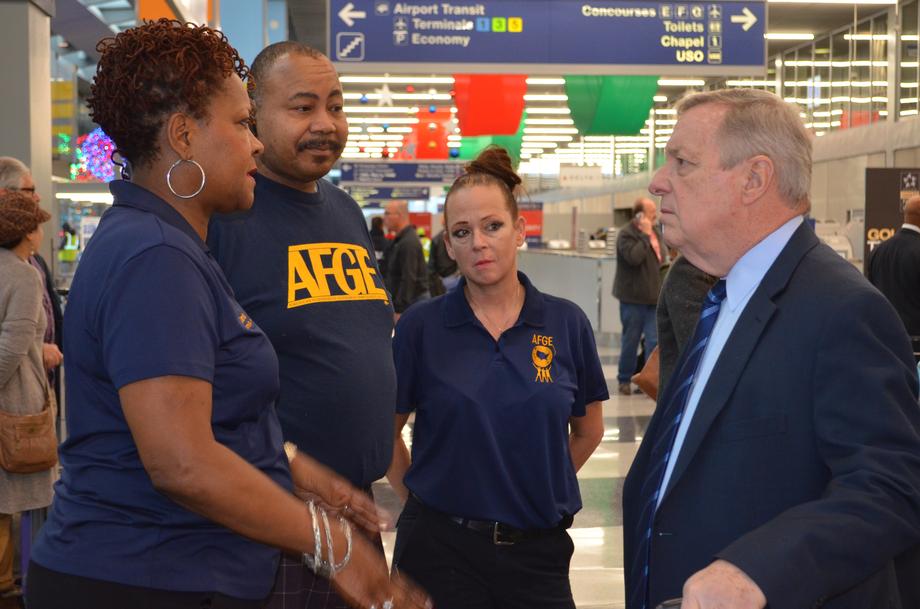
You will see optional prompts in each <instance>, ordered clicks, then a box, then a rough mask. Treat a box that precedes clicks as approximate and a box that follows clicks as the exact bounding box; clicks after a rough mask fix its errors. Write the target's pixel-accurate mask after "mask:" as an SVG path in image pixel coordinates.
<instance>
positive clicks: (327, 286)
mask: <svg viewBox="0 0 920 609" xmlns="http://www.w3.org/2000/svg"><path fill="white" fill-rule="evenodd" d="M287 300H288V304H287V308H289V309H293V308H295V307H302V306H304V305H308V304H315V303H319V302H339V301H345V300H382V301H384V302H387V301H388V300H389V296H388V295H387V291H386V290H385V289H383V281H382V280H381V279H380V277H378V276H377V270H376V269H375V268H374V267H373V265H372V264H371V263H370V255H369V254H368V252H367V248H364V247H361V246H360V245H354V244H352V243H306V244H303V245H292V246H290V247H289V248H288V299H287Z"/></svg>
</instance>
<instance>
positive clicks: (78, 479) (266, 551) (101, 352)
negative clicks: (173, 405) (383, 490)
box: [32, 181, 291, 599]
mask: <svg viewBox="0 0 920 609" xmlns="http://www.w3.org/2000/svg"><path fill="white" fill-rule="evenodd" d="M110 188H111V190H112V194H113V195H114V196H115V205H114V207H112V208H111V209H110V210H109V211H107V212H106V214H105V215H104V216H103V218H102V221H101V222H100V224H99V228H98V229H97V231H96V233H95V234H94V235H93V239H92V240H91V241H90V242H89V244H88V247H87V248H86V251H85V252H84V254H83V257H82V260H81V262H80V266H79V268H78V269H77V272H76V275H75V277H74V280H73V285H72V289H71V292H70V297H69V299H68V303H67V310H66V313H65V315H64V328H65V336H66V340H65V342H64V358H65V361H66V362H67V364H66V366H67V375H66V381H67V428H68V434H69V436H68V439H67V441H66V442H65V443H64V444H63V445H62V446H61V449H60V456H61V463H62V465H63V472H62V476H61V479H60V481H59V482H58V483H57V485H56V486H55V499H54V503H53V504H52V508H51V514H50V516H49V519H48V521H47V523H46V524H45V525H44V527H43V528H42V531H41V537H40V538H39V540H38V542H37V544H36V546H35V548H34V550H33V555H32V557H33V559H34V560H35V561H36V562H37V563H38V564H40V565H42V566H44V567H46V568H49V569H52V570H55V571H59V572H63V573H68V574H72V575H77V576H82V577H88V578H93V579H98V580H105V581H111V582H117V583H122V584H128V585H133V586H143V587H149V588H157V589H163V590H174V591H189V592H193V591H201V592H212V591H213V592H220V593H223V594H226V595H228V596H233V597H237V598H244V599H259V598H264V597H265V596H267V595H268V593H269V592H270V590H271V587H272V583H273V581H274V574H275V568H276V565H277V560H278V556H279V553H278V551H276V550H275V549H273V548H270V547H268V546H265V545H262V544H259V543H256V542H254V541H251V540H249V539H246V538H244V537H242V536H240V535H237V534H235V533H233V532H231V531H230V530H229V529H227V528H225V527H222V526H220V525H218V524H216V523H214V522H212V521H210V520H208V519H206V518H204V517H202V516H200V515H198V514H195V513H193V512H191V511H189V510H187V509H185V508H183V507H182V506H180V505H179V504H177V503H175V502H174V501H172V500H171V499H170V498H169V497H167V496H165V495H163V494H161V493H160V492H158V491H157V490H156V489H154V487H153V484H152V483H151V481H150V477H149V476H148V475H147V472H146V470H145V469H144V467H143V464H142V463H141V461H140V458H139V456H138V452H137V447H136V445H135V444H134V440H133V438H132V436H131V431H130V429H129V428H128V425H127V423H126V421H125V417H124V414H123V411H122V408H121V403H120V401H119V398H118V389H120V388H121V387H124V386H125V385H129V384H131V383H134V382H137V381H141V380H144V379H151V378H157V377H162V376H167V375H180V376H187V377H194V378H198V379H203V380H205V381H208V382H209V383H211V384H212V385H213V411H212V415H211V427H212V430H213V433H214V437H215V439H216V440H217V441H218V442H220V443H221V444H223V445H224V446H226V447H227V448H229V449H230V450H232V451H233V452H235V453H236V454H238V455H239V456H240V457H242V458H243V459H245V460H246V461H248V462H249V463H251V464H252V465H253V466H254V467H256V468H258V469H260V470H261V471H262V472H264V473H265V474H266V475H268V476H269V477H270V478H272V479H273V480H274V481H275V482H277V483H278V484H279V485H282V486H284V487H285V488H291V480H290V473H289V471H288V467H287V460H286V458H285V456H284V452H283V450H282V448H281V428H280V425H279V423H278V419H277V416H276V414H275V407H274V402H275V399H276V397H277V395H278V361H277V358H276V357H275V354H274V351H273V350H272V347H271V344H270V343H269V341H268V339H267V338H266V337H265V335H264V334H263V333H262V331H261V330H260V329H259V327H258V326H256V325H255V324H254V323H253V321H252V320H251V319H250V318H249V317H248V315H247V314H246V312H245V311H243V309H242V308H241V307H240V305H239V304H237V302H236V301H235V300H234V298H233V294H232V291H231V289H230V286H229V285H228V284H227V282H226V280H225V279H224V276H223V274H222V273H221V270H220V267H218V265H217V263H216V262H215V261H214V259H213V258H212V257H211V255H210V252H209V251H208V248H207V246H206V245H205V244H204V242H202V240H201V239H200V238H199V236H198V235H197V234H196V233H195V231H194V230H193V229H192V227H191V226H190V225H189V224H188V223H187V222H186V221H185V220H184V219H183V218H182V216H181V215H179V213H178V212H177V211H176V210H175V209H173V208H172V207H171V206H169V205H167V204H166V203H165V202H164V201H162V200H161V199H159V198H158V197H157V196H155V195H154V194H153V193H151V192H149V191H147V190H145V189H143V188H141V187H139V186H136V185H134V184H131V183H128V182H123V181H117V182H112V183H111V185H110Z"/></svg>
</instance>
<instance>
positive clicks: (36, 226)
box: [0, 191, 53, 596]
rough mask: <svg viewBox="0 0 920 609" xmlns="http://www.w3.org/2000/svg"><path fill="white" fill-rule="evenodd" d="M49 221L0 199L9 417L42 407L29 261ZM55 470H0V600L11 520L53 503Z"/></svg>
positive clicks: (9, 194) (41, 319) (9, 561)
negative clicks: (35, 471) (18, 471)
mask: <svg viewBox="0 0 920 609" xmlns="http://www.w3.org/2000/svg"><path fill="white" fill-rule="evenodd" d="M49 218H50V216H49V215H48V213H47V212H45V211H44V210H42V209H41V208H40V207H39V206H38V204H37V203H36V202H35V201H34V200H33V199H32V197H31V196H29V195H26V194H24V193H21V192H15V191H5V192H3V193H2V194H0V409H2V410H4V411H5V412H10V413H13V414H33V413H38V412H41V410H42V408H43V407H44V405H45V388H46V387H47V381H46V380H45V378H44V375H45V368H44V366H43V364H42V340H43V337H44V335H45V326H46V324H47V323H48V320H47V319H46V315H45V311H44V308H43V307H42V291H43V287H42V280H41V277H40V276H39V274H38V271H37V270H35V268H33V267H32V265H31V264H29V261H28V260H29V256H30V255H31V254H32V253H33V252H34V251H35V250H37V249H38V246H39V244H40V243H41V239H42V228H41V225H42V223H44V222H47V221H48V219H49ZM52 476H53V470H48V471H44V472H37V473H34V474H11V473H9V472H6V471H4V470H3V469H0V594H2V595H3V596H10V595H15V594H17V593H18V589H17V588H16V586H15V585H14V583H13V540H12V535H11V523H12V514H15V513H18V512H24V511H26V510H34V509H38V508H43V507H47V506H48V505H49V504H50V503H51V485H52V483H53V477H52Z"/></svg>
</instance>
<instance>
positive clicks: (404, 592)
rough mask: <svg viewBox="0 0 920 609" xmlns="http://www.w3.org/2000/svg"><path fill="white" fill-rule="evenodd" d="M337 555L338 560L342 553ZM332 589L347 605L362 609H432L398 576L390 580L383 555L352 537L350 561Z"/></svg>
mask: <svg viewBox="0 0 920 609" xmlns="http://www.w3.org/2000/svg"><path fill="white" fill-rule="evenodd" d="M343 551H344V550H341V551H340V550H338V549H337V551H336V555H337V556H336V557H337V559H339V560H341V552H343ZM332 585H333V586H334V587H335V589H336V590H337V591H338V593H339V594H340V595H341V596H342V598H344V599H345V600H346V601H348V603H349V604H351V605H353V606H355V607H360V608H361V609H370V608H371V607H374V608H375V609H431V607H432V604H431V599H429V598H428V595H427V594H425V593H424V592H423V591H422V590H421V589H420V588H418V587H417V586H416V585H415V584H413V583H412V582H410V581H409V580H407V579H405V578H403V577H401V576H400V575H399V574H398V573H397V574H394V575H393V576H392V577H390V575H389V573H388V572H387V565H386V560H385V559H384V557H383V555H382V554H381V553H380V552H379V551H378V550H377V549H376V548H374V547H373V546H372V545H371V544H370V543H369V542H368V541H367V540H365V539H363V538H362V537H361V536H360V535H355V536H354V538H353V545H352V551H351V560H350V561H349V562H348V564H347V565H346V566H345V568H343V569H342V570H341V571H339V572H338V573H337V574H336V575H335V576H334V577H333V578H332Z"/></svg>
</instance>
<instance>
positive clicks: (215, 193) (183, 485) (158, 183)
mask: <svg viewBox="0 0 920 609" xmlns="http://www.w3.org/2000/svg"><path fill="white" fill-rule="evenodd" d="M98 49H99V51H100V52H101V53H102V58H101V60H100V62H99V67H98V70H97V72H96V77H95V80H94V83H93V87H92V96H91V98H90V99H89V105H90V108H91V110H92V117H93V120H95V121H96V122H97V123H98V124H99V125H100V126H101V127H102V128H103V129H104V130H105V131H106V132H107V133H108V134H109V135H110V136H111V137H112V139H113V140H114V142H115V145H116V147H117V155H119V156H120V157H121V158H122V159H123V160H124V167H125V169H126V171H125V172H123V174H122V175H123V177H125V178H126V179H124V180H118V181H114V182H112V183H111V186H110V187H111V190H112V194H113V196H114V199H115V201H114V206H113V207H112V209H111V210H109V211H108V212H107V213H106V214H105V216H104V217H103V218H102V221H101V222H100V224H99V228H98V230H97V231H96V233H95V235H94V236H93V239H92V241H91V242H90V243H89V244H88V246H87V248H86V250H85V252H84V254H83V258H82V260H81V263H80V266H79V268H78V270H77V272H76V275H75V277H74V280H73V285H72V289H71V292H70V298H69V301H68V306H67V311H66V314H65V320H64V326H65V328H66V333H65V335H69V336H68V337H67V340H66V341H65V345H64V351H65V353H66V354H67V355H66V357H67V362H68V368H67V377H66V380H67V401H68V407H67V428H68V432H69V437H68V439H67V441H66V442H65V443H64V444H63V445H62V447H61V451H60V454H61V463H62V465H63V472H62V476H61V480H60V482H59V483H58V485H57V486H56V489H55V490H56V497H55V500H54V504H53V507H52V510H51V515H50V517H49V520H48V522H47V523H46V525H45V527H44V528H43V530H42V535H41V537H40V539H39V541H38V543H37V545H36V547H35V548H34V551H33V554H32V559H33V562H32V564H31V566H30V569H29V577H28V581H27V592H26V595H27V604H28V606H29V607H30V609H58V608H60V609H63V608H67V609H78V608H80V607H87V608H92V609H103V608H108V607H112V608H115V607H117V608H119V609H122V608H124V607H145V608H151V609H155V608H166V607H169V608H171V609H172V608H180V609H181V608H185V607H188V608H189V609H191V608H195V609H199V608H201V607H210V608H212V609H217V608H247V609H249V608H252V609H255V608H257V607H259V606H260V605H261V604H262V600H263V599H265V597H266V596H267V595H268V594H269V592H270V589H271V586H272V583H273V581H274V575H275V568H276V566H277V562H278V557H279V552H278V549H279V548H280V549H284V550H287V551H290V552H297V553H300V554H303V556H304V559H305V560H306V561H307V562H308V563H309V564H311V565H312V566H313V567H314V568H315V569H316V570H317V572H320V573H322V574H325V575H326V576H327V577H332V576H334V580H333V583H334V584H335V585H336V586H337V587H338V588H339V590H340V591H341V592H342V593H343V594H344V595H345V596H346V598H348V599H349V600H350V601H351V602H353V603H354V604H355V605H356V606H358V607H372V606H376V607H377V608H378V609H379V608H386V609H390V608H392V607H407V608H412V607H422V606H423V605H424V602H425V599H424V598H423V597H422V595H420V594H417V593H415V592H414V591H412V590H410V589H409V587H408V586H407V585H405V584H403V583H402V582H400V581H399V580H391V579H390V578H389V577H388V575H387V570H386V565H385V562H384V560H383V557H382V556H380V555H379V553H377V552H376V551H375V550H374V549H373V548H372V547H371V546H370V545H369V544H368V543H367V542H366V541H364V538H363V536H361V535H357V534H355V535H354V536H352V535H351V526H350V522H355V523H356V524H358V525H360V526H363V527H365V528H371V529H373V528H374V526H375V524H374V523H375V522H376V521H377V514H376V511H375V508H374V505H373V503H372V502H370V501H369V500H368V499H366V498H365V496H364V495H363V493H361V492H360V491H355V490H354V489H353V488H352V487H350V486H349V485H348V484H347V483H346V482H345V481H344V480H342V479H341V478H338V477H337V476H335V475H334V474H332V473H331V472H330V471H329V470H327V469H325V468H323V467H322V466H320V465H319V464H317V463H316V462H314V461H311V460H309V459H308V458H307V457H306V456H305V455H303V454H302V453H299V452H298V451H297V449H296V447H294V446H293V445H285V446H284V447H283V448H282V440H281V430H280V427H279V424H278V420H277V417H276V414H275V408H274V402H275V399H276V398H277V394H278V362H277V358H276V356H275V353H274V351H273V350H272V347H271V344H270V343H269V341H268V339H267V338H266V337H265V335H264V334H263V333H262V331H261V329H260V328H259V327H258V326H256V325H255V324H254V323H253V321H252V320H251V319H250V318H249V317H248V315H247V314H246V312H245V311H244V310H243V309H242V308H241V307H240V305H239V304H238V303H237V302H236V300H235V299H234V297H233V293H232V290H231V289H230V287H229V285H228V284H227V282H226V280H225V279H224V276H223V274H222V273H221V270H220V268H219V267H218V266H217V264H216V262H215V261H214V259H213V257H212V256H211V254H210V252H209V250H208V247H207V245H206V244H205V239H206V236H207V235H206V232H207V227H208V221H209V219H210V216H211V215H212V214H213V213H222V212H233V211H237V210H240V209H246V208H248V207H249V206H251V205H252V200H253V187H254V184H255V181H254V179H253V174H254V173H255V170H256V165H255V161H254V155H256V154H258V153H260V152H261V150H262V145H261V144H260V143H259V141H258V140H257V139H256V138H255V137H254V136H253V134H252V133H251V131H250V129H249V122H250V121H249V115H250V104H249V98H248V96H247V94H246V90H245V87H244V85H243V79H244V78H245V77H246V72H247V71H246V67H245V65H244V64H243V61H242V60H241V59H240V57H239V55H238V54H237V52H236V51H235V50H234V49H233V47H231V46H230V45H229V44H228V42H227V39H226V38H225V37H224V35H223V34H221V33H220V32H218V31H216V30H213V29H210V28H208V27H204V26H197V27H196V26H191V25H188V24H183V23H179V22H177V21H170V20H166V19H161V20H159V21H156V22H150V23H145V24H144V25H142V26H140V27H137V28H133V29H130V30H127V31H125V32H122V33H120V34H118V35H117V36H115V37H114V38H110V39H106V40H103V41H102V42H100V44H99V47H98ZM292 491H293V492H292ZM294 493H297V494H298V495H301V496H304V495H310V496H312V497H314V498H315V499H314V500H311V501H308V502H306V503H305V502H304V501H301V500H299V499H298V498H297V497H296V496H295V494H294ZM337 508H341V509H340V510H339V509H337ZM327 510H328V511H327ZM336 516H337V518H336ZM346 516H347V518H346Z"/></svg>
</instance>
